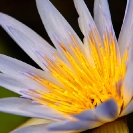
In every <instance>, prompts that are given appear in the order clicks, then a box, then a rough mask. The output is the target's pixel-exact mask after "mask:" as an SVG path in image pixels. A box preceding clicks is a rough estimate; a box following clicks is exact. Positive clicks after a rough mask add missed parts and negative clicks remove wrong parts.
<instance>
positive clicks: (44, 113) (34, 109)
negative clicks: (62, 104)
mask: <svg viewBox="0 0 133 133" xmlns="http://www.w3.org/2000/svg"><path fill="white" fill-rule="evenodd" d="M0 111H1V112H6V113H11V114H16V115H22V116H27V117H34V118H45V119H51V120H67V119H69V118H70V117H68V116H65V115H63V114H61V113H59V112H57V111H55V110H52V109H51V108H49V107H47V106H45V105H40V104H36V103H32V101H31V100H28V99H23V98H3V99H0Z"/></svg>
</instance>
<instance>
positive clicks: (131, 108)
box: [120, 100, 133, 117]
mask: <svg viewBox="0 0 133 133" xmlns="http://www.w3.org/2000/svg"><path fill="white" fill-rule="evenodd" d="M132 112H133V100H131V101H130V103H129V104H128V105H127V106H126V107H125V108H124V109H123V110H122V112H121V114H120V117H122V116H124V115H128V114H130V113H132Z"/></svg>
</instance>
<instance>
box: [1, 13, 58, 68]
mask: <svg viewBox="0 0 133 133" xmlns="http://www.w3.org/2000/svg"><path fill="white" fill-rule="evenodd" d="M0 25H1V26H2V27H3V28H4V29H5V30H6V31H7V32H8V34H9V35H10V36H11V37H12V38H13V39H14V40H15V41H16V43H18V45H19V46H20V47H21V48H22V49H23V50H24V51H25V52H26V53H27V54H28V55H29V56H30V57H31V58H32V59H33V60H34V61H35V62H36V63H37V64H38V65H39V66H40V67H41V68H43V69H45V70H46V67H45V66H44V64H43V63H42V62H41V61H40V60H39V59H38V58H37V57H36V54H35V51H41V52H42V53H45V55H47V56H52V53H51V52H50V49H51V50H53V51H54V52H56V50H55V49H54V48H53V47H52V46H50V45H49V44H48V43H47V42H46V41H45V40H43V39H42V38H41V37H40V36H39V35H37V34H36V33H35V32H34V31H33V30H31V29H30V28H28V27H27V26H25V25H24V24H22V23H21V22H19V21H17V20H15V19H14V18H12V17H10V16H8V15H5V14H3V13H0Z"/></svg>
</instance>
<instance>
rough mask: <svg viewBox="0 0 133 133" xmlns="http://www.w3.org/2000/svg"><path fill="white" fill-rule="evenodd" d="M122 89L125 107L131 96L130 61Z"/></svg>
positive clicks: (132, 78)
mask: <svg viewBox="0 0 133 133" xmlns="http://www.w3.org/2000/svg"><path fill="white" fill-rule="evenodd" d="M122 91H123V92H122V93H123V100H124V107H126V106H127V104H128V103H129V102H130V100H131V98H132V96H133V63H131V64H130V65H129V66H128V67H127V72H126V75H125V79H124V82H123V90H122Z"/></svg>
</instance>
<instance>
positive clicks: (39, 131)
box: [11, 124, 74, 133]
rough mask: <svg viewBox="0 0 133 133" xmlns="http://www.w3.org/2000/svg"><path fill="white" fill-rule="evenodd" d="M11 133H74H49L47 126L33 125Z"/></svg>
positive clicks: (66, 132) (52, 132) (72, 132)
mask: <svg viewBox="0 0 133 133" xmlns="http://www.w3.org/2000/svg"><path fill="white" fill-rule="evenodd" d="M11 133H74V131H61V132H60V131H49V130H47V129H46V125H45V124H40V125H33V126H28V127H24V128H19V129H17V130H14V131H12V132H11Z"/></svg>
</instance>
